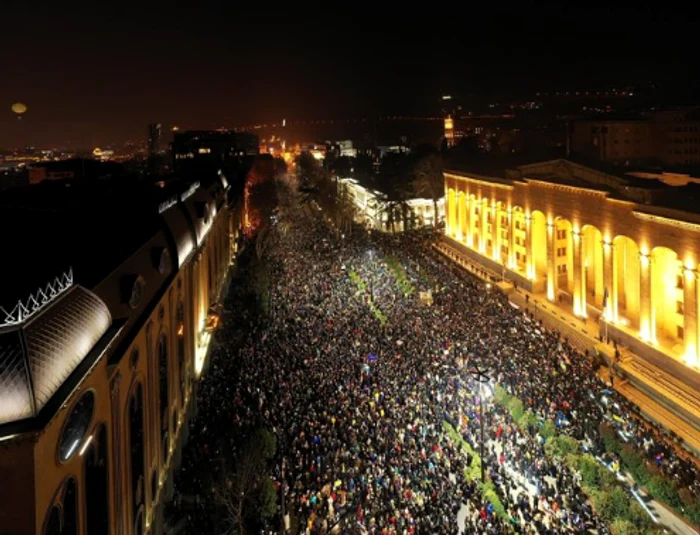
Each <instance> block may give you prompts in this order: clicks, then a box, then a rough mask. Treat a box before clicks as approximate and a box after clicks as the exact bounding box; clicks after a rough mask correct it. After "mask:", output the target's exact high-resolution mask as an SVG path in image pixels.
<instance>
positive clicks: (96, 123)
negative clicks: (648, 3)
mask: <svg viewBox="0 0 700 535" xmlns="http://www.w3.org/2000/svg"><path fill="white" fill-rule="evenodd" d="M178 3H182V2H178ZM22 4H25V5H22ZM27 4H30V3H29V2H22V3H16V5H12V3H10V2H3V5H2V8H0V13H1V17H0V20H1V21H2V22H1V27H0V44H1V45H2V48H1V50H3V62H2V70H1V71H0V72H1V73H2V76H1V78H0V105H1V108H0V147H17V146H23V145H26V144H29V143H31V144H34V145H37V146H47V145H54V146H59V145H61V146H68V147H94V146H98V145H104V144H106V143H108V142H123V141H125V140H127V139H141V138H143V137H144V136H145V125H146V124H147V123H149V122H156V121H157V122H162V123H163V124H164V125H173V124H176V125H178V126H180V127H182V128H210V127H218V126H235V125H243V124H251V123H264V122H271V121H277V120H279V119H281V118H282V117H285V118H287V119H316V118H319V119H323V118H347V117H362V116H374V115H378V114H420V115H425V114H429V113H430V112H435V111H436V108H437V100H438V98H439V96H440V95H441V94H442V93H453V94H463V95H480V96H488V97H491V96H493V97H496V98H497V97H504V96H523V97H527V96H528V95H530V94H531V93H534V92H535V91H538V90H548V89H551V88H573V89H576V88H578V87H581V88H582V89H587V88H592V89H595V88H596V87H598V86H601V85H602V86H611V85H613V84H620V83H625V82H641V81H646V80H651V81H654V82H655V83H657V84H662V85H663V84H665V85H666V86H667V87H671V88H674V91H680V92H682V93H684V94H685V93H688V92H689V91H690V90H693V91H695V92H696V93H697V89H698V87H699V86H698V84H697V81H698V69H697V66H698V65H697V57H696V58H695V61H694V60H693V55H694V54H695V52H696V49H697V46H696V45H697V42H693V40H694V39H695V36H696V35H697V34H698V30H699V29H700V25H699V24H698V23H697V22H695V23H693V22H691V19H693V18H694V17H692V16H690V15H689V14H688V13H684V12H683V11H682V10H675V9H674V10H671V9H668V11H666V10H664V9H662V10H659V9H658V8H657V9H655V10H652V9H647V8H644V7H643V6H642V5H641V4H638V5H637V7H636V8H635V10H634V11H632V10H622V9H616V8H604V9H603V8H600V9H593V8H590V9H585V10H584V9H578V8H577V9H573V8H566V6H563V5H562V4H559V5H558V6H557V7H552V8H548V9H545V8H543V7H538V8H536V9H528V8H518V9H516V10H513V9H510V8H509V9H508V10H501V11H492V12H485V11H483V10H480V9H478V8H475V7H474V5H476V4H475V3H472V2H468V3H467V2H465V3H464V4H463V5H464V7H462V8H460V9H462V11H457V10H455V9H453V8H450V7H447V6H445V7H444V9H433V6H437V5H438V4H437V3H434V4H430V3H422V4H416V7H414V8H411V7H409V6H410V4H408V3H402V4H396V7H395V8H393V9H389V8H380V9H379V10H378V8H377V6H379V5H380V3H378V2H377V3H374V4H370V5H367V4H353V3H352V2H340V3H325V4H322V5H317V4H313V3H308V2H307V3H305V2H296V3H291V4H290V3H285V4H284V5H285V6H286V8H287V9H288V10H289V11H284V10H283V9H282V8H281V7H277V6H278V5H279V3H277V2H271V3H268V4H265V3H264V2H257V3H254V4H255V5H257V6H259V7H257V8H251V7H245V8H244V7H241V6H242V4H243V3H242V2H233V1H230V2H225V3H214V2H206V1H197V2H191V3H190V4H191V5H192V6H193V7H191V8H178V7H175V6H174V4H175V3H174V2H168V3H160V2H154V1H143V2H141V3H140V4H139V3H128V2H126V3H125V2H120V3H113V2H112V3H109V2H95V3H93V4H92V5H90V6H89V7H83V6H80V7H70V6H69V5H66V4H69V3H63V2H55V5H54V6H53V7H47V8H43V9H38V8H37V7H36V4H34V6H33V9H32V8H29V7H27ZM31 4H33V3H31ZM504 5H507V4H504ZM318 6H321V7H318ZM418 7H421V8H422V9H423V11H410V10H411V9H414V10H415V9H417V8H418ZM402 10H403V11H402ZM15 101H22V102H24V103H26V104H27V106H28V108H29V111H28V112H27V113H26V115H25V117H24V118H23V119H22V120H21V121H18V120H16V119H15V118H14V117H13V115H12V112H11V111H10V106H11V105H12V103H13V102H15Z"/></svg>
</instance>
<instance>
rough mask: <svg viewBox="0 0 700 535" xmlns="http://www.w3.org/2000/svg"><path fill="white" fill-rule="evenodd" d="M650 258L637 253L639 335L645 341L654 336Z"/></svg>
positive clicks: (650, 339)
mask: <svg viewBox="0 0 700 535" xmlns="http://www.w3.org/2000/svg"><path fill="white" fill-rule="evenodd" d="M651 270H652V267H651V258H649V255H648V254H644V253H640V254H639V336H640V337H641V338H642V340H644V341H645V342H650V341H652V340H653V339H654V338H655V336H654V334H655V330H656V326H655V322H654V306H653V296H652V288H651V280H652V279H651V276H652V273H651Z"/></svg>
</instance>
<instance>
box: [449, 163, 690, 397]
mask: <svg viewBox="0 0 700 535" xmlns="http://www.w3.org/2000/svg"><path fill="white" fill-rule="evenodd" d="M668 189H669V187H668V186H664V185H663V184H659V183H658V182H656V181H649V180H644V179H638V178H635V177H630V176H624V175H620V176H617V175H611V174H607V173H603V172H601V171H599V170H596V169H592V168H589V167H584V166H582V165H578V164H575V163H573V162H569V161H566V160H555V161H548V162H542V163H535V164H531V165H524V166H517V167H512V168H504V169H503V170H502V171H501V172H494V171H493V170H490V171H489V172H485V171H479V169H477V168H475V169H473V170H470V171H454V172H445V195H446V199H447V206H446V231H445V232H446V235H447V236H448V237H449V238H450V239H451V240H453V241H454V242H456V245H457V246H458V247H459V248H460V249H461V250H463V251H464V252H465V253H466V254H468V255H469V256H470V257H472V258H473V259H474V260H476V261H477V262H479V263H481V264H482V265H484V266H485V267H487V268H489V269H491V270H492V271H493V272H495V273H499V274H500V273H503V274H504V275H506V276H507V277H508V278H509V279H511V280H514V281H515V282H516V283H517V284H518V285H519V286H521V287H524V288H526V289H529V290H531V291H532V292H534V293H541V294H542V295H543V296H546V298H547V299H548V300H549V301H551V302H553V303H559V304H560V305H561V306H563V307H565V308H567V309H569V310H571V311H573V313H574V314H576V315H577V316H579V317H589V318H592V319H593V320H594V321H598V320H599V321H600V322H601V325H605V324H606V323H607V326H608V329H609V333H610V334H611V335H612V336H614V337H615V338H616V339H618V340H621V341H623V342H624V343H625V344H626V345H628V346H629V347H631V348H632V349H633V350H634V351H635V353H638V354H640V355H642V356H644V357H645V358H647V359H650V360H652V361H653V362H654V363H655V364H657V365H659V366H661V367H663V368H664V369H665V370H667V371H669V372H671V373H673V374H674V375H676V376H677V377H679V378H680V379H681V380H683V381H684V382H686V383H688V384H692V385H693V386H695V387H700V374H698V370H699V369H700V357H699V350H698V348H699V347H700V343H699V332H698V325H697V318H698V261H700V214H696V213H691V212H689V211H682V210H679V209H678V208H674V207H673V206H672V203H671V202H669V199H671V198H672V197H671V196H669V195H668ZM671 189H673V188H671Z"/></svg>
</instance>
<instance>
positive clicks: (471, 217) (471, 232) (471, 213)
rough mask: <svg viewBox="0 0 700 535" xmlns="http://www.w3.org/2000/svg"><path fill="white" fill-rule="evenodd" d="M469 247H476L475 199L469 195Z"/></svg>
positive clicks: (467, 202)
mask: <svg viewBox="0 0 700 535" xmlns="http://www.w3.org/2000/svg"><path fill="white" fill-rule="evenodd" d="M466 206H467V247H469V248H473V247H474V199H472V198H471V197H467V201H466Z"/></svg>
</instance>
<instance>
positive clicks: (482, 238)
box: [479, 199, 488, 254]
mask: <svg viewBox="0 0 700 535" xmlns="http://www.w3.org/2000/svg"><path fill="white" fill-rule="evenodd" d="M484 201H485V199H482V200H481V201H479V205H480V209H481V223H480V225H481V227H480V229H479V252H480V253H481V254H486V225H487V223H488V217H487V214H488V205H487V204H486V202H484Z"/></svg>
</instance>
